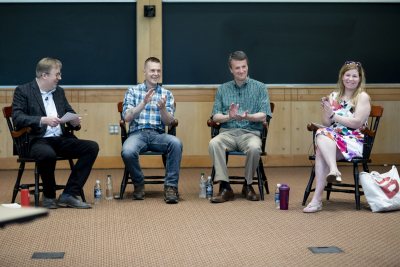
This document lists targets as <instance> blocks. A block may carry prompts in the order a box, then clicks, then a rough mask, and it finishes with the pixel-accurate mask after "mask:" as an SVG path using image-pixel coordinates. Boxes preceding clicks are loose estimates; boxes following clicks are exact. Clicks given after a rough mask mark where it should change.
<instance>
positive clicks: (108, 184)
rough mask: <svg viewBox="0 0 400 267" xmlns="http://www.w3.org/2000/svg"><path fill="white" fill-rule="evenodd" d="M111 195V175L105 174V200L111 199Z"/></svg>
mask: <svg viewBox="0 0 400 267" xmlns="http://www.w3.org/2000/svg"><path fill="white" fill-rule="evenodd" d="M113 198H114V197H113V184H112V178H111V175H110V174H109V175H107V179H106V199H107V200H112V199H113Z"/></svg>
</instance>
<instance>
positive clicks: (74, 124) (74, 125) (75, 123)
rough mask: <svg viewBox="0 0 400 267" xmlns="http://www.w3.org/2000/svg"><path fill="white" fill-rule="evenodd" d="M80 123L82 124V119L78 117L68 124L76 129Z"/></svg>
mask: <svg viewBox="0 0 400 267" xmlns="http://www.w3.org/2000/svg"><path fill="white" fill-rule="evenodd" d="M81 122H82V117H78V118H76V119H75V120H72V121H70V122H69V123H70V124H71V125H72V126H73V127H76V126H79V125H80V124H81Z"/></svg>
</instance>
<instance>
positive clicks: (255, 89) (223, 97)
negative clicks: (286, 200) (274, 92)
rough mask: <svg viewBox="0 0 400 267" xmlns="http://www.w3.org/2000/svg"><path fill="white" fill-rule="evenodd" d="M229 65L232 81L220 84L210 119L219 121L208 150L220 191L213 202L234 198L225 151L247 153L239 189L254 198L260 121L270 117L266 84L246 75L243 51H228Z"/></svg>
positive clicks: (259, 141) (259, 149)
mask: <svg viewBox="0 0 400 267" xmlns="http://www.w3.org/2000/svg"><path fill="white" fill-rule="evenodd" d="M228 64H229V69H230V72H231V73H232V75H233V81H229V82H227V83H224V84H222V85H221V86H219V88H218V90H217V93H216V95H215V102H214V107H213V111H212V116H213V117H212V119H213V120H214V121H215V122H217V123H220V124H221V129H220V133H219V134H218V135H217V136H216V137H214V138H213V139H212V140H211V141H210V143H209V148H208V151H209V153H210V156H211V158H212V160H213V164H214V168H215V177H214V181H219V182H220V189H221V190H220V192H219V193H218V195H217V196H214V197H213V198H211V202H213V203H222V202H226V201H230V200H233V199H234V194H233V190H232V188H231V186H230V184H229V178H228V177H229V176H228V168H227V166H226V154H225V152H226V151H242V152H244V153H245V154H246V165H245V178H246V182H247V183H246V184H245V185H244V186H243V190H242V193H243V194H244V195H245V197H246V199H248V200H252V201H256V200H258V199H259V198H258V196H257V194H256V193H255V191H254V189H253V187H252V186H251V184H252V183H253V177H254V174H255V171H256V169H257V165H258V162H259V160H260V155H261V138H260V131H261V130H262V127H263V126H262V122H263V121H265V120H266V117H267V116H270V117H272V113H271V109H270V102H269V96H268V89H267V87H266V85H265V84H263V83H261V82H259V81H256V80H253V79H251V78H249V76H248V58H247V55H246V54H245V53H244V52H243V51H236V52H233V53H231V54H230V56H229V59H228Z"/></svg>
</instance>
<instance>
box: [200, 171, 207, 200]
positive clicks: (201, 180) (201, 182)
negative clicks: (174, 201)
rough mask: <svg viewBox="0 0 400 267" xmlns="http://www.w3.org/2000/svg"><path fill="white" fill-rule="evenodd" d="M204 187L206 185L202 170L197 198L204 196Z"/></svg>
mask: <svg viewBox="0 0 400 267" xmlns="http://www.w3.org/2000/svg"><path fill="white" fill-rule="evenodd" d="M206 187H207V180H206V178H205V177H204V172H202V173H201V175H200V193H199V198H206V195H207V194H206Z"/></svg>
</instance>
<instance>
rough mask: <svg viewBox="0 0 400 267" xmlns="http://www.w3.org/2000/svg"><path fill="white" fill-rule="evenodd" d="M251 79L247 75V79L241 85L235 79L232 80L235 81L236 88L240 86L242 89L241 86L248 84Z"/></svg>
mask: <svg viewBox="0 0 400 267" xmlns="http://www.w3.org/2000/svg"><path fill="white" fill-rule="evenodd" d="M249 80H250V77H249V76H247V78H246V80H245V81H244V82H243V84H242V85H241V86H239V85H237V83H236V81H235V80H233V81H232V82H233V85H234V86H235V88H239V89H240V88H242V87H244V86H246V85H247V84H248V83H249Z"/></svg>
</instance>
